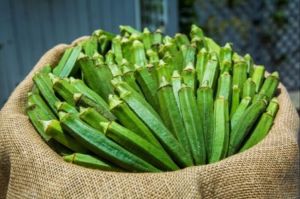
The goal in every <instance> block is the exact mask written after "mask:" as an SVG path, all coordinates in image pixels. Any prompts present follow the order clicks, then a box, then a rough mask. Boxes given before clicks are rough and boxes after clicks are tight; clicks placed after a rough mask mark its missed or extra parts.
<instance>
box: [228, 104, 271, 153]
mask: <svg viewBox="0 0 300 199" xmlns="http://www.w3.org/2000/svg"><path fill="white" fill-rule="evenodd" d="M265 109H266V101H265V100H259V101H257V102H254V103H252V104H251V105H250V106H249V107H248V108H247V109H246V110H245V112H244V113H243V114H242V116H241V117H240V118H239V120H238V121H237V125H236V126H235V127H234V128H233V129H232V131H231V134H230V144H229V152H228V155H233V154H234V153H236V152H237V151H238V150H239V148H240V147H241V144H242V143H243V141H244V139H245V137H247V135H248V134H249V131H250V129H251V128H252V126H253V125H254V123H255V121H256V120H257V119H258V118H259V117H260V115H261V114H262V113H263V112H264V111H265Z"/></svg>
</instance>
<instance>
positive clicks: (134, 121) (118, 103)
mask: <svg viewBox="0 0 300 199" xmlns="http://www.w3.org/2000/svg"><path fill="white" fill-rule="evenodd" d="M109 105H110V111H111V112H112V113H113V114H114V115H115V116H116V117H117V118H118V121H119V122H120V123H121V124H122V125H123V126H125V127H126V128H128V129H130V130H131V131H133V132H135V133H136V134H137V135H139V136H141V137H143V138H144V139H146V140H147V141H148V142H150V143H152V144H153V145H154V146H156V147H158V148H161V149H162V146H161V144H160V143H159V142H158V140H157V139H156V138H155V136H154V135H153V133H152V132H151V130H150V129H149V128H148V127H147V126H146V124H144V123H143V121H142V120H141V119H140V118H139V117H138V116H137V115H136V114H135V113H134V112H133V110H131V109H130V108H129V106H128V105H127V104H126V103H125V102H124V101H122V100H121V99H120V98H118V97H117V96H116V95H111V96H110V98H109Z"/></svg>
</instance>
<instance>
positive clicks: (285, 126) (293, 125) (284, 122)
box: [0, 37, 299, 177]
mask: <svg viewBox="0 0 300 199" xmlns="http://www.w3.org/2000/svg"><path fill="white" fill-rule="evenodd" d="M82 39H86V37H84V38H79V39H77V40H75V41H74V42H73V43H72V44H73V45H74V43H76V42H78V41H79V40H82ZM68 46H69V45H66V44H59V45H57V46H55V47H54V48H53V49H51V50H49V51H48V52H47V53H46V54H45V55H44V56H43V57H42V58H41V59H40V60H39V62H38V63H37V65H36V66H35V67H34V69H33V70H32V71H31V72H30V73H29V75H28V76H27V77H26V78H25V79H24V81H23V82H21V83H20V84H19V86H18V87H17V88H16V89H15V90H14V92H13V93H12V95H11V97H10V98H9V100H8V102H7V103H6V104H5V105H4V107H3V108H2V110H1V113H0V121H4V119H3V118H5V117H6V120H8V119H9V118H11V119H13V118H15V117H16V116H17V117H19V118H20V119H22V120H24V121H25V120H27V122H29V121H28V118H27V116H26V114H25V113H24V108H23V109H20V108H22V107H25V106H24V105H25V102H26V98H27V97H26V96H18V97H17V98H14V97H16V96H15V95H16V94H18V92H19V90H20V89H21V88H23V87H25V88H26V89H27V90H28V91H29V90H30V88H31V86H32V81H31V84H28V82H27V84H26V81H27V80H28V78H30V79H31V77H32V76H33V74H34V73H35V72H36V71H37V70H38V68H39V67H41V66H42V65H44V64H46V63H41V62H42V61H43V60H44V57H46V56H47V55H48V54H51V53H55V54H57V56H58V53H57V51H59V52H60V53H59V54H61V53H62V51H63V49H65V48H67V47H68ZM279 87H280V89H281V91H282V93H286V90H285V88H284V86H283V85H282V84H280V86H279ZM281 95H282V94H280V95H279V96H278V97H279V99H280V96H281ZM284 97H288V96H284ZM287 100H288V101H290V100H289V99H287ZM13 104H19V106H17V107H15V106H14V105H13ZM11 107H14V108H15V109H16V110H10V108H11ZM282 108H284V107H281V109H280V110H279V112H282V111H287V110H282ZM288 108H290V107H288ZM19 110H22V111H21V112H20V111H19ZM289 111H290V112H291V113H290V114H288V115H292V116H295V114H296V112H295V110H289ZM7 114H9V115H7ZM278 115H279V114H278ZM7 116H8V117H7ZM279 120H280V121H281V122H279ZM279 123H280V126H279ZM1 124H2V122H1ZM0 129H2V127H0ZM274 129H277V131H279V130H283V131H289V132H290V134H288V135H286V137H285V138H286V139H287V140H288V141H287V142H285V144H284V145H282V143H281V142H279V143H278V145H277V146H275V148H274V145H272V146H268V145H266V144H265V143H266V142H267V141H268V140H269V139H270V137H271V136H272V134H273V133H274V132H275V130H274ZM298 129H299V118H298V117H296V118H295V119H294V121H292V122H289V118H279V117H276V119H275V123H274V125H273V128H272V129H271V131H270V133H269V135H268V136H267V137H266V138H265V139H264V140H263V141H262V142H260V143H259V144H258V145H256V146H254V147H253V148H251V149H249V150H247V151H245V152H243V153H239V154H236V155H234V156H231V157H229V158H226V159H224V160H222V161H220V162H217V163H214V164H210V165H204V166H195V167H189V168H186V169H182V170H178V171H174V172H164V173H126V172H124V173H114V172H104V171H100V170H92V169H87V168H83V167H80V166H76V165H71V164H68V163H66V162H64V161H63V160H62V159H61V158H60V156H59V155H57V154H56V153H55V152H54V151H52V150H51V149H50V148H49V147H48V150H51V152H50V153H52V154H53V156H52V157H50V158H52V159H54V160H53V161H56V162H59V164H62V165H63V166H64V168H68V167H70V168H72V170H81V171H83V170H84V172H86V173H87V175H88V173H90V174H95V173H106V175H107V176H113V175H118V176H121V175H123V176H126V177H129V176H130V177H132V176H141V175H142V176H145V177H147V176H149V177H154V176H158V175H159V176H161V177H163V176H162V175H164V176H166V175H173V174H174V173H181V174H183V175H184V173H188V172H189V170H193V171H194V172H196V173H198V172H200V171H201V170H202V171H205V170H209V168H222V166H223V167H224V168H225V169H226V168H227V167H226V165H230V164H232V163H233V162H235V161H234V159H238V158H243V159H245V160H247V155H248V154H253V153H262V154H265V153H266V154H268V153H269V152H271V151H274V150H276V149H283V150H284V149H285V148H286V147H292V148H293V149H294V153H293V154H291V155H292V156H299V149H298V145H297V141H296V139H295V137H296V133H297V132H298ZM32 136H34V137H36V139H39V140H40V141H39V144H41V145H44V144H45V143H44V142H43V140H42V139H41V138H40V137H39V135H38V134H37V133H36V132H35V135H32ZM275 143H276V142H275ZM45 145H46V144H45ZM0 151H2V149H1V150H0ZM54 154H55V155H54ZM249 157H250V156H249ZM291 158H294V157H291ZM254 159H255V158H254ZM296 159H297V158H296ZM295 173H296V175H297V174H299V170H296V171H295Z"/></svg>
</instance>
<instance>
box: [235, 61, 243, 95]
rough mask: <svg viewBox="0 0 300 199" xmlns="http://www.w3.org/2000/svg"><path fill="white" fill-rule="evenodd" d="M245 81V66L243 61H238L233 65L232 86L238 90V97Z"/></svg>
mask: <svg viewBox="0 0 300 199" xmlns="http://www.w3.org/2000/svg"><path fill="white" fill-rule="evenodd" d="M246 80H247V64H246V62H245V61H239V62H237V63H234V65H233V76H232V84H233V85H237V86H238V87H239V89H240V95H241V94H242V93H243V85H244V82H245V81H246Z"/></svg>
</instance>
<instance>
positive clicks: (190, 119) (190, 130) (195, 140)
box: [178, 85, 206, 165]
mask: <svg viewBox="0 0 300 199" xmlns="http://www.w3.org/2000/svg"><path fill="white" fill-rule="evenodd" d="M178 95H179V102H180V110H181V114H182V118H183V122H184V127H185V130H186V132H187V136H188V140H189V147H190V151H191V153H192V157H193V159H194V163H195V165H200V164H205V162H206V151H205V142H204V135H203V128H202V126H201V121H200V115H199V112H198V108H197V103H196V98H195V96H194V91H193V89H192V88H191V87H187V86H185V85H183V86H182V87H181V88H180V90H179V93H178Z"/></svg>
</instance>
